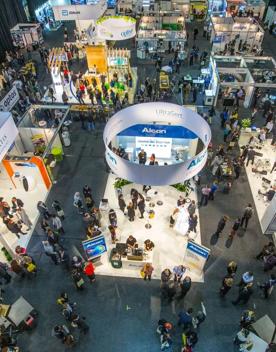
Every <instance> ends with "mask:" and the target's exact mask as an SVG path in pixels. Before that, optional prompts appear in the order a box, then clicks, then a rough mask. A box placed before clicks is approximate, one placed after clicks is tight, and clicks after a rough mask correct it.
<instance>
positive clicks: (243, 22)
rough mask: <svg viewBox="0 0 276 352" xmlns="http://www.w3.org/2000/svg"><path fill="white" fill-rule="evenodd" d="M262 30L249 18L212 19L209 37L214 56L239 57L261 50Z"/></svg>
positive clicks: (228, 17)
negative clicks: (228, 55) (229, 55)
mask: <svg viewBox="0 0 276 352" xmlns="http://www.w3.org/2000/svg"><path fill="white" fill-rule="evenodd" d="M263 38H264V30H263V29H262V27H261V26H260V24H259V23H258V22H257V21H256V20H255V19H254V18H251V17H247V18H244V17H235V18H233V17H231V16H227V17H212V19H211V37H210V41H211V43H212V52H213V53H214V54H227V53H230V54H231V55H241V54H248V53H252V52H254V53H257V52H258V51H260V50H261V46H262V42H263Z"/></svg>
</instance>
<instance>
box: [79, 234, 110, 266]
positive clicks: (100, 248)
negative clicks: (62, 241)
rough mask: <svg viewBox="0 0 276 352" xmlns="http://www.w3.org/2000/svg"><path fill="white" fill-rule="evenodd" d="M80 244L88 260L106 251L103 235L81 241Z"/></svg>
mask: <svg viewBox="0 0 276 352" xmlns="http://www.w3.org/2000/svg"><path fill="white" fill-rule="evenodd" d="M82 246H83V250H84V252H85V254H86V257H87V259H88V260H89V259H94V258H97V257H100V256H101V255H102V254H103V253H104V252H106V251H107V247H106V243H105V238H104V236H103V235H100V236H97V237H94V238H91V239H90V240H86V241H82Z"/></svg>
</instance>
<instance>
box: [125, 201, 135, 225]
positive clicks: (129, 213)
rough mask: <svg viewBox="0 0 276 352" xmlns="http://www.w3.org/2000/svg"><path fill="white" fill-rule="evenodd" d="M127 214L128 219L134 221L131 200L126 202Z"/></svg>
mask: <svg viewBox="0 0 276 352" xmlns="http://www.w3.org/2000/svg"><path fill="white" fill-rule="evenodd" d="M127 215H128V219H129V221H134V217H135V210H134V206H133V203H132V202H130V203H129V204H128V207H127Z"/></svg>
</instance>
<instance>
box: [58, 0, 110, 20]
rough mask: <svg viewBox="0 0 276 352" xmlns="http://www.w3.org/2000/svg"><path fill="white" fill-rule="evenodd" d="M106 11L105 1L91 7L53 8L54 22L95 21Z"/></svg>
mask: <svg viewBox="0 0 276 352" xmlns="http://www.w3.org/2000/svg"><path fill="white" fill-rule="evenodd" d="M106 9H107V3H106V1H103V0H100V1H99V2H98V3H96V4H93V5H67V6H53V11H54V16H55V20H56V21H74V20H97V19H98V18H99V17H101V16H102V15H103V14H104V12H105V11H106Z"/></svg>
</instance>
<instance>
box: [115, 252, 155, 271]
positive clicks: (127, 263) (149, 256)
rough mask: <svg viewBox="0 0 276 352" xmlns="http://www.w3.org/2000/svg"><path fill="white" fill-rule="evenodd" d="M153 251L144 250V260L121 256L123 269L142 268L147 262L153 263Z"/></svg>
mask: <svg viewBox="0 0 276 352" xmlns="http://www.w3.org/2000/svg"><path fill="white" fill-rule="evenodd" d="M152 260H153V251H144V254H143V260H132V259H127V257H123V256H122V257H121V261H122V267H123V269H142V268H143V267H144V265H145V264H146V263H150V264H152Z"/></svg>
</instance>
